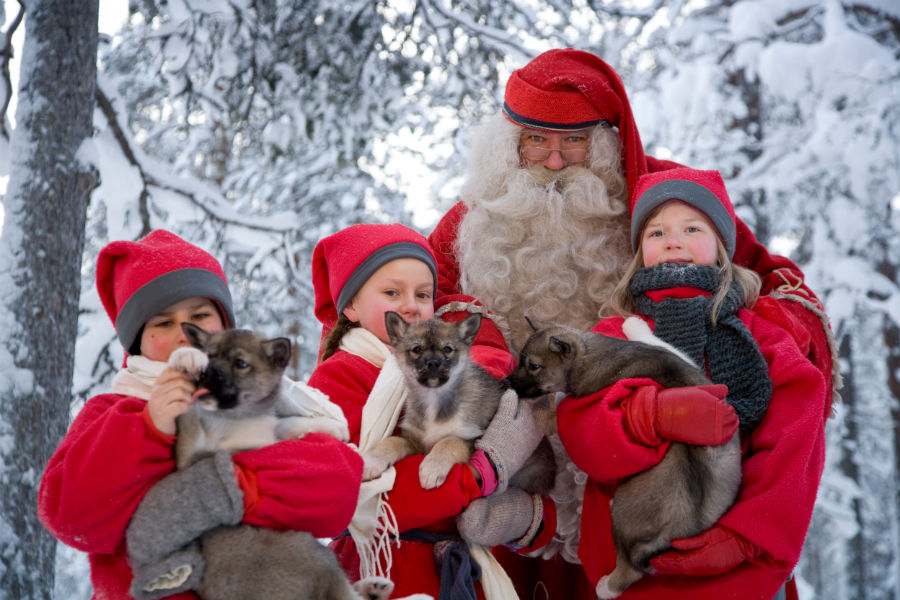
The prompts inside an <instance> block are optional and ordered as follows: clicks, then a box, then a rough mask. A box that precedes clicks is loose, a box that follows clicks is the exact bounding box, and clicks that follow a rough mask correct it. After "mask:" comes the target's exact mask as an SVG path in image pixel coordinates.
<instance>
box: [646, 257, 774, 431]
mask: <svg viewBox="0 0 900 600" xmlns="http://www.w3.org/2000/svg"><path fill="white" fill-rule="evenodd" d="M673 287H690V288H697V289H700V290H703V291H706V292H709V293H711V294H713V295H715V293H716V291H717V290H718V289H719V280H718V273H717V270H716V268H715V267H709V266H704V265H683V264H675V263H669V264H664V265H659V266H654V267H646V268H643V269H641V270H639V271H638V272H637V273H636V274H635V275H634V278H633V279H632V281H631V288H630V289H631V293H632V296H633V297H634V301H635V307H636V308H637V310H638V312H639V313H641V314H642V315H644V316H646V317H649V318H650V319H653V321H654V322H655V327H654V330H653V334H654V335H656V336H657V337H658V338H660V339H662V340H665V341H666V342H669V343H670V344H672V345H673V346H675V347H677V348H678V349H680V350H682V351H683V352H685V353H686V354H687V355H688V356H690V357H691V359H692V360H693V361H694V362H695V363H696V364H698V365H703V364H706V365H707V367H708V369H709V375H710V379H712V381H713V383H724V384H725V385H727V386H728V398H727V399H726V401H727V402H728V403H729V404H730V405H731V406H732V407H734V410H735V412H736V413H737V415H738V418H739V419H740V422H741V430H743V431H748V430H751V429H753V428H754V427H756V425H757V424H758V423H759V422H760V421H761V420H762V418H763V417H764V416H765V414H766V410H767V409H768V407H769V401H770V400H771V398H772V379H771V378H770V377H769V367H768V365H767V364H766V361H765V359H764V358H763V356H762V353H761V352H760V351H759V346H758V344H757V343H756V340H755V339H753V336H752V335H751V334H750V331H749V330H748V329H747V327H746V326H745V325H744V323H743V322H742V321H741V320H740V319H739V318H738V317H737V314H736V313H737V311H738V309H739V308H740V307H741V306H742V304H743V292H742V289H741V287H740V284H738V283H737V282H732V284H731V289H730V290H729V291H728V294H727V296H726V297H725V300H724V302H723V303H722V306H721V308H720V310H719V317H718V320H717V323H716V325H715V326H713V325H712V322H711V313H712V304H713V298H710V297H705V296H698V297H695V298H666V299H665V300H662V301H661V302H654V301H653V300H651V299H650V298H649V297H647V296H646V292H648V291H653V290H664V289H669V288H673Z"/></svg>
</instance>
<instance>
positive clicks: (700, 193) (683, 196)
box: [631, 179, 737, 259]
mask: <svg viewBox="0 0 900 600" xmlns="http://www.w3.org/2000/svg"><path fill="white" fill-rule="evenodd" d="M669 200H680V201H682V202H684V203H685V204H689V205H691V206H693V207H694V208H696V209H697V210H699V211H700V212H702V213H703V214H705V215H706V216H707V217H708V218H709V220H710V221H712V224H713V226H714V227H715V228H716V230H717V231H718V232H719V236H720V237H721V238H722V243H723V244H724V245H725V250H726V251H727V252H728V258H729V259H730V258H733V257H734V247H735V238H736V235H737V232H736V229H735V226H734V221H733V220H732V218H731V215H730V214H728V210H726V208H725V206H723V205H722V200H721V199H720V198H719V197H718V196H716V195H715V194H714V193H712V192H711V191H710V190H709V189H708V188H706V187H704V186H702V185H700V184H699V183H695V182H693V181H688V180H686V179H667V180H665V181H661V182H659V183H657V184H656V185H654V186H653V187H650V188H648V189H647V190H646V191H645V192H644V193H643V194H641V196H640V198H638V199H637V202H636V203H635V205H634V210H633V211H632V212H631V249H632V250H633V251H635V252H637V249H638V240H639V239H640V237H641V230H642V229H643V227H644V221H646V220H647V216H648V215H649V214H650V213H652V212H653V211H654V210H655V209H656V208H657V207H658V206H660V205H661V204H663V203H665V202H667V201H669Z"/></svg>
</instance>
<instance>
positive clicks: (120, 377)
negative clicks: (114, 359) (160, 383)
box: [112, 355, 169, 400]
mask: <svg viewBox="0 0 900 600" xmlns="http://www.w3.org/2000/svg"><path fill="white" fill-rule="evenodd" d="M168 366H169V365H168V363H164V362H159V361H156V360H150V359H149V358H145V357H143V356H141V355H137V356H129V357H128V358H127V359H126V360H125V366H124V367H123V368H121V369H119V372H118V373H116V376H115V377H113V382H112V392H113V394H122V395H123V396H133V397H135V398H140V399H141V400H149V399H150V389H151V388H152V387H153V384H154V383H156V378H157V377H159V375H160V373H162V372H163V371H164V370H165V368H166V367H168Z"/></svg>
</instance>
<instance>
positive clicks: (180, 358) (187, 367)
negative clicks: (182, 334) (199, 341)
mask: <svg viewBox="0 0 900 600" xmlns="http://www.w3.org/2000/svg"><path fill="white" fill-rule="evenodd" d="M208 364H209V357H208V356H207V355H206V353H205V352H203V351H202V350H198V349H197V348H194V347H192V346H184V347H181V348H176V349H175V350H174V351H173V352H172V354H170V355H169V366H170V367H172V368H173V369H176V370H178V371H181V372H182V373H184V374H185V375H187V376H188V377H192V378H194V379H196V378H197V376H198V375H200V372H201V371H203V369H205V368H206V365H208Z"/></svg>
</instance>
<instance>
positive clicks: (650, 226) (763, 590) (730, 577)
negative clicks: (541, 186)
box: [557, 168, 826, 600]
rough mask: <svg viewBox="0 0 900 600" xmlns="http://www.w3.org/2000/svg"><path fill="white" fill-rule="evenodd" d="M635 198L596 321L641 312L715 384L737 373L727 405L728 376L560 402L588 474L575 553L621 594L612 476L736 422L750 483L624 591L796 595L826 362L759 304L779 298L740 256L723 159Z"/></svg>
mask: <svg viewBox="0 0 900 600" xmlns="http://www.w3.org/2000/svg"><path fill="white" fill-rule="evenodd" d="M634 198H635V201H634V202H633V205H632V209H631V217H632V225H631V242H632V248H633V249H634V250H635V257H634V260H633V261H632V263H631V265H630V268H629V270H628V272H627V273H626V276H625V278H624V279H623V280H622V282H621V283H620V285H619V286H618V288H617V289H616V292H615V294H614V296H613V299H612V300H611V308H612V310H613V312H616V313H618V315H619V316H616V317H611V318H607V319H604V320H603V321H601V322H600V323H599V324H598V325H597V326H596V327H595V328H594V331H596V332H599V333H603V334H606V335H611V336H615V337H620V338H624V337H625V334H624V333H623V330H622V324H623V322H624V318H625V317H627V316H629V315H633V314H634V315H637V316H639V317H641V318H643V319H644V320H646V321H647V322H648V323H649V324H650V326H651V327H652V328H653V330H654V334H655V335H656V336H657V337H659V338H661V339H663V340H664V341H667V342H669V343H670V344H672V345H674V346H675V347H677V348H679V349H680V350H682V351H684V352H685V353H687V354H688V356H690V357H691V358H692V360H693V361H694V362H695V363H696V364H698V365H705V366H706V369H707V372H708V375H709V377H710V379H711V380H712V381H713V383H716V384H725V385H727V402H728V404H725V403H724V402H722V400H721V398H722V397H723V394H722V393H721V391H722V390H717V389H716V388H723V387H724V386H721V385H719V386H703V387H697V388H673V389H661V388H660V386H659V385H657V384H656V383H655V382H653V381H652V380H649V379H628V380H622V381H619V382H617V383H616V384H614V385H612V386H610V387H608V388H606V389H604V390H600V391H598V392H597V393H596V394H593V395H591V396H587V397H584V398H567V399H565V400H563V401H562V403H561V404H560V405H559V407H558V412H557V417H558V426H559V433H560V438H561V440H562V441H563V444H564V445H565V447H566V449H567V450H568V452H569V455H570V456H571V458H572V460H574V461H575V463H576V464H577V465H578V466H579V467H580V468H582V469H583V470H584V471H585V472H586V473H587V474H588V476H589V477H590V479H589V481H588V484H587V487H586V489H585V494H584V505H583V513H582V515H583V516H582V524H581V532H582V536H581V546H580V548H579V556H580V558H581V560H582V563H583V565H584V568H585V570H586V572H587V574H588V577H589V578H590V580H591V582H592V583H594V584H595V585H597V592H598V594H599V596H600V597H601V598H609V597H613V595H612V593H611V592H610V590H609V589H608V588H607V587H606V585H607V582H606V580H605V579H604V576H605V575H607V574H609V573H610V572H611V571H612V570H613V568H614V566H615V560H616V556H615V549H614V546H613V540H612V532H611V528H610V527H611V525H610V504H609V503H610V500H611V499H612V497H613V495H614V493H615V490H616V485H617V484H618V483H619V482H621V481H622V480H623V479H625V478H627V477H629V476H631V475H634V474H636V473H638V472H640V471H643V470H645V469H647V468H649V467H651V466H653V465H655V464H656V463H657V462H659V460H660V459H661V458H662V456H663V455H664V454H665V452H666V450H667V449H668V446H669V443H670V441H671V440H677V441H681V442H687V443H692V444H702V445H718V444H721V443H724V442H725V441H727V440H728V439H730V438H731V436H732V435H733V433H734V431H735V429H736V428H738V423H739V427H740V429H739V430H740V436H741V444H742V456H743V459H742V471H743V482H742V485H741V489H740V491H739V495H738V498H737V499H736V501H735V503H734V505H733V506H732V507H731V508H730V509H729V510H728V511H727V512H726V514H725V515H723V516H722V517H721V518H720V519H719V521H718V522H717V523H716V524H715V525H714V526H713V527H711V528H710V529H708V530H707V531H705V532H703V533H701V534H700V535H697V536H695V537H692V538H687V539H681V540H675V541H674V542H673V546H674V548H673V549H672V550H671V551H667V552H664V553H662V554H660V555H658V556H657V557H655V558H654V559H652V560H651V565H652V567H653V568H654V569H655V574H653V575H646V576H644V577H643V578H642V579H640V580H638V581H637V582H636V583H634V584H633V585H631V586H630V587H628V588H626V589H625V591H624V592H623V593H622V594H621V596H619V597H620V598H622V599H627V598H647V599H651V598H652V599H656V598H670V599H678V598H684V599H688V598H690V599H691V600H698V599H701V600H702V599H704V598H709V599H710V600H712V599H718V598H722V597H735V598H738V597H739V598H760V599H766V600H768V599H770V598H773V597H775V595H776V593H779V594H781V593H784V592H783V591H781V590H782V587H786V588H787V592H788V597H796V587H795V585H794V583H793V581H792V580H791V581H789V582H788V579H789V578H790V574H791V569H793V567H794V565H795V564H796V563H797V560H798V559H799V556H800V550H801V547H802V545H803V540H804V538H805V536H806V530H807V528H808V526H809V522H810V518H811V516H812V510H813V504H814V502H815V498H816V490H817V488H818V484H819V479H820V477H821V474H822V469H823V466H824V448H825V422H824V414H825V410H824V407H825V401H826V398H825V385H824V381H823V378H822V374H821V373H820V372H819V371H818V370H817V369H816V367H815V366H814V365H813V364H812V363H811V362H810V361H809V360H808V359H807V358H805V357H804V356H803V355H802V354H801V352H800V350H799V349H798V348H797V345H796V344H795V343H794V342H793V340H792V339H791V336H790V335H789V334H788V333H787V332H786V331H785V330H783V329H782V328H781V327H779V326H778V325H776V324H775V323H773V322H772V321H769V320H767V319H765V318H763V317H762V316H760V314H759V313H758V312H756V310H755V309H756V308H757V307H758V306H759V305H760V304H761V303H768V304H771V305H774V301H773V300H771V299H770V298H766V297H759V296H758V294H759V286H760V283H759V277H758V276H757V275H756V274H755V273H753V272H751V271H749V270H747V269H743V268H741V267H739V266H737V265H734V264H732V262H731V259H732V257H733V255H734V251H735V216H734V209H733V207H732V205H731V202H730V200H729V198H728V194H727V192H726V190H725V184H724V182H723V181H722V177H721V175H720V174H719V173H718V171H696V170H692V169H685V168H679V169H672V170H668V171H663V172H658V173H652V174H649V175H644V176H643V177H641V178H640V180H639V181H638V183H637V188H636V191H635V195H634ZM772 310H777V306H775V307H773V306H769V307H768V310H767V312H766V313H765V314H767V315H768V314H771V312H770V311H772ZM729 405H730V406H729ZM786 582H788V583H787V584H786ZM779 597H783V596H779Z"/></svg>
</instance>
